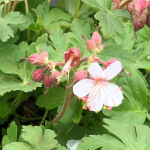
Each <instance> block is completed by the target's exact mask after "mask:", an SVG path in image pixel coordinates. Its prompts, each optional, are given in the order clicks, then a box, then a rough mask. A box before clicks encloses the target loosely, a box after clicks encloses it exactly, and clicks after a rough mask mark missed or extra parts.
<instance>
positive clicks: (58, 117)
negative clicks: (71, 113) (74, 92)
mask: <svg viewBox="0 0 150 150" xmlns="http://www.w3.org/2000/svg"><path fill="white" fill-rule="evenodd" d="M69 92H70V89H68V88H66V94H65V100H64V105H63V108H62V110H61V112H60V114H58V115H57V116H56V117H55V118H54V119H53V120H52V122H51V124H54V123H57V122H58V121H59V120H60V119H61V118H62V117H63V116H64V113H65V112H66V110H67V106H68V104H69V100H70V99H69Z"/></svg>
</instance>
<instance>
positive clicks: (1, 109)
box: [0, 98, 11, 118]
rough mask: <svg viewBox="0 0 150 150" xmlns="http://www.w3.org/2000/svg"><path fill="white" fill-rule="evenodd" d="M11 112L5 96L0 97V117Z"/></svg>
mask: <svg viewBox="0 0 150 150" xmlns="http://www.w3.org/2000/svg"><path fill="white" fill-rule="evenodd" d="M10 113H11V109H10V107H9V103H8V102H7V101H6V100H5V98H0V118H5V117H7V116H8V115H9V114H10Z"/></svg>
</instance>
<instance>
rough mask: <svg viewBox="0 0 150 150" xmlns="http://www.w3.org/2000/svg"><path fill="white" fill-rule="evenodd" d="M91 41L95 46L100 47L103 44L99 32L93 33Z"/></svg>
mask: <svg viewBox="0 0 150 150" xmlns="http://www.w3.org/2000/svg"><path fill="white" fill-rule="evenodd" d="M91 40H92V41H93V42H94V43H95V45H100V44H101V43H102V38H101V36H100V34H99V33H98V31H95V32H93V35H92V38H91Z"/></svg>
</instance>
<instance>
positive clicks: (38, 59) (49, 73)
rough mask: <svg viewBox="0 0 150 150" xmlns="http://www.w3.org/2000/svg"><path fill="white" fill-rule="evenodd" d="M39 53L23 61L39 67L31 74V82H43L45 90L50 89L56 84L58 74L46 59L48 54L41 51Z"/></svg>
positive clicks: (51, 63) (52, 64)
mask: <svg viewBox="0 0 150 150" xmlns="http://www.w3.org/2000/svg"><path fill="white" fill-rule="evenodd" d="M40 51H41V54H32V55H31V56H30V57H28V58H25V59H26V60H29V61H30V63H31V64H32V65H35V66H38V67H39V68H38V69H36V70H34V72H33V74H32V78H33V81H35V82H43V85H44V86H45V87H46V88H51V87H52V86H53V85H55V84H56V82H57V77H58V76H59V74H60V72H59V71H57V70H56V69H55V67H54V66H55V64H54V63H53V62H52V61H51V60H49V59H48V58H49V56H48V53H47V52H45V51H42V50H40Z"/></svg>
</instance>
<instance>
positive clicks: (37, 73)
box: [33, 69, 44, 82]
mask: <svg viewBox="0 0 150 150" xmlns="http://www.w3.org/2000/svg"><path fill="white" fill-rule="evenodd" d="M43 76H44V71H43V70H42V69H36V70H35V71H34V72H33V80H34V81H36V82H40V81H42V80H43Z"/></svg>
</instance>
